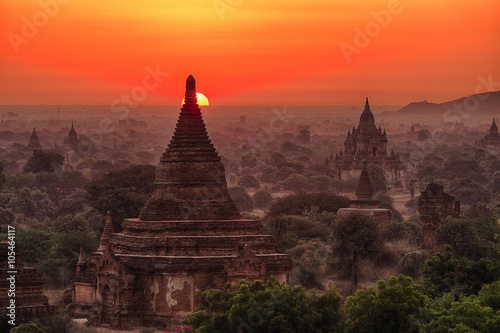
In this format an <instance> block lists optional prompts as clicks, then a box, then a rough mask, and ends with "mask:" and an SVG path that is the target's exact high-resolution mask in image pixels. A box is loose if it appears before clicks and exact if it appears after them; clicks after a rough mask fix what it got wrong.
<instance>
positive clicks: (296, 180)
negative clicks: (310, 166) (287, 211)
mask: <svg viewBox="0 0 500 333" xmlns="http://www.w3.org/2000/svg"><path fill="white" fill-rule="evenodd" d="M281 184H282V185H283V188H284V189H285V190H289V191H294V192H303V191H304V190H307V188H308V185H309V183H308V181H307V178H306V177H305V176H303V175H297V174H293V175H290V176H288V177H287V178H286V179H285V180H284V181H283V182H282V183H281Z"/></svg>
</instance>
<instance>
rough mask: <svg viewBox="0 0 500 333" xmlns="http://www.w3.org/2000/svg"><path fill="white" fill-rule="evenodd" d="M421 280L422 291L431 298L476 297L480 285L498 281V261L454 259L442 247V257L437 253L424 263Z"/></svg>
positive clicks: (447, 247)
mask: <svg viewBox="0 0 500 333" xmlns="http://www.w3.org/2000/svg"><path fill="white" fill-rule="evenodd" d="M422 277H423V283H422V285H423V287H424V291H425V293H426V294H428V295H429V296H431V297H436V296H440V295H443V294H445V293H448V292H453V293H454V294H455V295H456V296H458V295H460V294H461V293H464V294H466V295H471V294H477V293H478V292H479V290H481V286H482V285H483V284H485V283H492V282H494V281H497V280H498V279H500V262H499V261H498V260H496V259H489V258H481V259H479V260H478V261H472V260H469V259H467V258H460V259H454V258H453V253H452V250H451V247H449V246H445V247H444V252H443V253H442V254H441V253H439V252H438V253H436V254H435V255H434V256H433V257H432V258H431V259H429V260H427V261H426V262H425V267H424V269H423V270H422Z"/></svg>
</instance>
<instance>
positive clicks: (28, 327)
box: [9, 324, 45, 333]
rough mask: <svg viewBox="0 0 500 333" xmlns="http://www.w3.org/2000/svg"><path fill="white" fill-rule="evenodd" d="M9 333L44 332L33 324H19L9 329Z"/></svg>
mask: <svg viewBox="0 0 500 333" xmlns="http://www.w3.org/2000/svg"><path fill="white" fill-rule="evenodd" d="M9 333H45V331H44V330H42V329H41V328H38V326H36V325H35V324H21V325H19V326H16V327H13V328H11V329H10V331H9Z"/></svg>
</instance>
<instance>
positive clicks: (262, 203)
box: [253, 190, 273, 209]
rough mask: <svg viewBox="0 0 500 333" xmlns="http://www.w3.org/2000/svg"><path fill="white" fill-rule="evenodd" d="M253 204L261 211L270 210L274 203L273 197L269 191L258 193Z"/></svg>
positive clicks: (254, 196)
mask: <svg viewBox="0 0 500 333" xmlns="http://www.w3.org/2000/svg"><path fill="white" fill-rule="evenodd" d="M253 202H254V204H255V207H257V208H260V209H266V208H268V207H269V206H270V205H271V203H272V202H273V196H272V195H271V193H269V192H267V191H262V190H261V191H257V192H255V194H254V195H253Z"/></svg>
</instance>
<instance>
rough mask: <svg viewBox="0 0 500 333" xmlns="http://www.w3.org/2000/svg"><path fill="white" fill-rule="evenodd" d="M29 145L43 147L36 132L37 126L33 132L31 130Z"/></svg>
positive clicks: (34, 147) (35, 147) (36, 147)
mask: <svg viewBox="0 0 500 333" xmlns="http://www.w3.org/2000/svg"><path fill="white" fill-rule="evenodd" d="M28 147H29V148H32V149H42V145H41V144H40V140H38V135H37V134H36V130H35V128H33V132H31V136H30V141H29V142H28Z"/></svg>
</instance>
